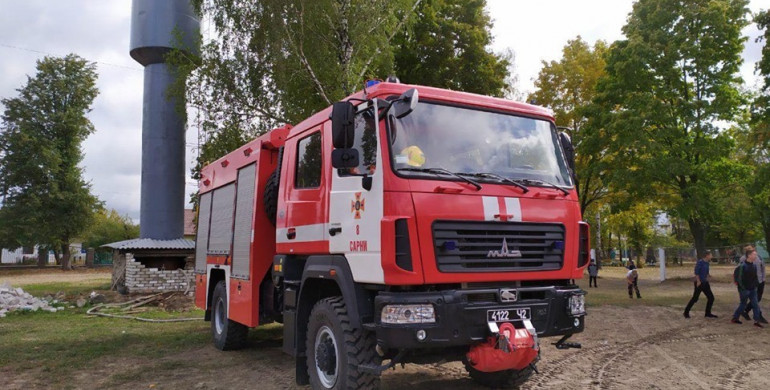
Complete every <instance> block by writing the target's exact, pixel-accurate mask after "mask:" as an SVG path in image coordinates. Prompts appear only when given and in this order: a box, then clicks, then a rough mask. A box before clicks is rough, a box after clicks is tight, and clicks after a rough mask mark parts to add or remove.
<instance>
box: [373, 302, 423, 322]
mask: <svg viewBox="0 0 770 390" xmlns="http://www.w3.org/2000/svg"><path fill="white" fill-rule="evenodd" d="M380 320H381V321H382V323H383V324H432V323H435V322H436V312H435V310H434V309H433V305H431V304H425V305H386V306H385V307H383V308H382V314H381V317H380Z"/></svg>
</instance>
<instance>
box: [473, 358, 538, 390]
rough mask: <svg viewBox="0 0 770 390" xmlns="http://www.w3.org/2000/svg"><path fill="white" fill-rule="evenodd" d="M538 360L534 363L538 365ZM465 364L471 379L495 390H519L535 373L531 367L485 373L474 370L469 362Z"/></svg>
mask: <svg viewBox="0 0 770 390" xmlns="http://www.w3.org/2000/svg"><path fill="white" fill-rule="evenodd" d="M538 360H539V357H538V358H535V361H534V362H532V363H533V364H534V363H537V361H538ZM464 363H465V370H467V371H468V374H469V375H470V376H471V379H473V380H474V381H476V382H478V383H479V384H482V385H484V386H487V387H491V388H494V389H518V388H519V387H520V386H521V385H523V384H524V382H526V381H527V380H528V379H529V377H531V376H532V373H533V372H534V370H533V369H532V367H531V366H529V367H527V368H524V369H522V370H503V371H495V372H484V371H479V370H477V369H475V368H473V366H471V365H470V364H469V363H468V362H467V361H465V362H464Z"/></svg>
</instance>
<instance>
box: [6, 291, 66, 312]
mask: <svg viewBox="0 0 770 390" xmlns="http://www.w3.org/2000/svg"><path fill="white" fill-rule="evenodd" d="M57 303H59V300H58V299H56V298H54V297H45V298H42V299H41V298H35V297H33V296H32V295H30V294H29V293H26V292H24V290H22V289H21V288H12V287H11V286H10V285H8V284H3V285H2V286H0V318H2V317H5V315H6V314H7V313H8V312H12V311H15V310H28V311H38V310H44V311H49V312H52V313H55V312H56V311H59V310H64V307H54V306H53V305H55V304H57ZM62 303H64V302H62Z"/></svg>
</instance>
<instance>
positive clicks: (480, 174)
mask: <svg viewBox="0 0 770 390" xmlns="http://www.w3.org/2000/svg"><path fill="white" fill-rule="evenodd" d="M457 174H458V175H468V176H475V177H489V178H492V179H497V180H500V181H502V182H506V183H510V184H513V185H514V186H516V187H519V188H521V190H522V191H523V192H524V193H525V194H526V193H527V192H529V187H527V186H525V185H524V184H521V183H519V182H518V181H516V180H513V179H511V178H507V177H505V176H500V175H498V174H496V173H491V172H478V173H465V172H458V173H457Z"/></svg>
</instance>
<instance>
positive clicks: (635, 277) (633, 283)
mask: <svg viewBox="0 0 770 390" xmlns="http://www.w3.org/2000/svg"><path fill="white" fill-rule="evenodd" d="M626 282H627V283H628V297H629V298H632V299H633V298H634V295H633V291H634V290H636V297H637V298H638V299H642V294H640V293H639V273H638V272H637V271H636V269H632V270H629V271H628V273H627V274H626Z"/></svg>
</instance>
